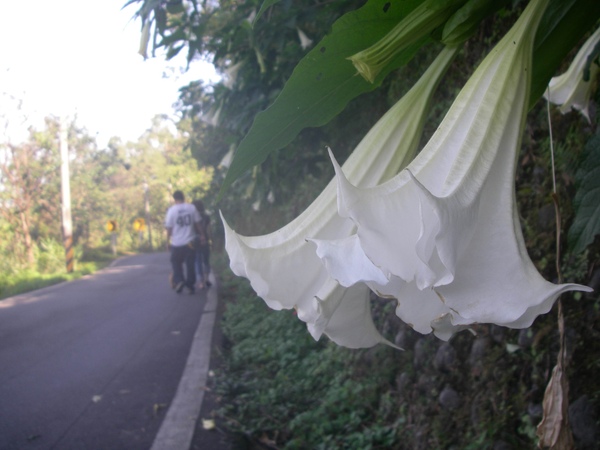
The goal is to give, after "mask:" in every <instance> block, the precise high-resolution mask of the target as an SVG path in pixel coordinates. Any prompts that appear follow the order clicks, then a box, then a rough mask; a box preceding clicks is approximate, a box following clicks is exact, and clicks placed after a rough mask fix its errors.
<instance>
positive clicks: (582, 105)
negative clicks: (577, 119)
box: [544, 28, 600, 122]
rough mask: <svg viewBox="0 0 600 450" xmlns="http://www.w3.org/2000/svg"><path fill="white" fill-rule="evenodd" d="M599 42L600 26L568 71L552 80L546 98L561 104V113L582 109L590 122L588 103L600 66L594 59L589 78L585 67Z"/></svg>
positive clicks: (580, 50)
mask: <svg viewBox="0 0 600 450" xmlns="http://www.w3.org/2000/svg"><path fill="white" fill-rule="evenodd" d="M598 42H600V28H598V29H597V30H596V32H595V33H594V34H592V35H591V36H590V37H589V39H588V40H587V41H586V42H585V44H583V46H582V47H581V48H580V49H579V51H578V52H577V55H575V59H573V62H572V63H571V65H570V66H569V68H568V69H567V71H566V72H565V73H563V74H562V75H559V76H557V77H554V78H552V79H551V80H550V83H549V84H548V90H547V91H546V93H545V94H544V97H545V98H546V100H548V101H549V102H550V103H554V104H555V105H559V106H560V112H561V113H563V114H565V113H568V112H569V111H571V108H574V109H576V110H578V111H580V112H581V114H583V115H584V116H585V118H586V119H587V120H588V122H589V121H590V114H589V111H588V105H589V102H590V96H591V94H592V91H593V89H594V86H595V84H596V78H597V76H598V72H600V67H599V66H598V64H597V63H596V62H594V61H592V62H591V64H590V73H589V78H588V79H587V80H585V79H584V69H585V66H586V64H587V60H588V57H589V56H590V54H591V53H592V52H593V50H594V48H595V47H596V45H598Z"/></svg>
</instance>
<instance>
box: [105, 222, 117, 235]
mask: <svg viewBox="0 0 600 450" xmlns="http://www.w3.org/2000/svg"><path fill="white" fill-rule="evenodd" d="M106 231H108V232H110V233H115V232H116V231H117V221H116V220H109V221H107V222H106Z"/></svg>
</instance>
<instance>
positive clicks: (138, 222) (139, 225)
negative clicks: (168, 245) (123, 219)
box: [133, 217, 146, 231]
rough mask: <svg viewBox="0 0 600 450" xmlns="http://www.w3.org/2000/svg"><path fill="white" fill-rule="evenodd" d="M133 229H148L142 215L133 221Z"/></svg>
mask: <svg viewBox="0 0 600 450" xmlns="http://www.w3.org/2000/svg"><path fill="white" fill-rule="evenodd" d="M133 229H134V230H135V231H146V221H145V220H144V219H142V218H141V217H140V218H139V219H135V220H134V221H133Z"/></svg>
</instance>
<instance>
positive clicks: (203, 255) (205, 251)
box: [195, 238, 210, 281]
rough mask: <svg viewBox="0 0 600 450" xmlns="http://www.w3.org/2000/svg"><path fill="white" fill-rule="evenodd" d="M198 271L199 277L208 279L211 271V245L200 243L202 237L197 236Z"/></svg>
mask: <svg viewBox="0 0 600 450" xmlns="http://www.w3.org/2000/svg"><path fill="white" fill-rule="evenodd" d="M195 246H196V273H197V274H198V277H199V278H200V279H201V280H203V281H206V280H207V279H208V274H209V273H210V245H208V244H204V245H201V244H200V239H198V238H196V242H195Z"/></svg>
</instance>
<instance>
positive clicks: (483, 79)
mask: <svg viewBox="0 0 600 450" xmlns="http://www.w3.org/2000/svg"><path fill="white" fill-rule="evenodd" d="M547 3H548V0H533V1H532V2H531V3H530V4H529V6H528V7H527V8H526V10H525V11H524V13H523V14H522V16H521V17H520V19H519V20H518V21H517V23H516V24H515V25H514V26H513V28H512V29H511V30H510V31H509V33H507V35H506V36H505V37H504V38H503V39H502V41H501V42H500V43H498V45H497V46H496V48H495V49H494V50H493V51H492V52H491V53H490V55H488V57H487V58H486V59H485V60H484V61H483V62H482V63H481V65H480V66H479V68H478V69H477V71H476V72H475V73H474V74H473V76H472V77H471V78H470V79H469V81H468V82H467V84H466V85H465V87H464V88H463V90H462V91H461V93H460V94H459V95H458V97H457V98H456V100H455V102H454V104H453V105H452V107H451V108H450V110H449V112H448V114H447V115H446V117H445V119H444V121H443V122H442V124H441V125H440V127H439V128H438V130H437V131H436V133H435V134H434V136H433V137H432V138H431V140H430V141H429V143H428V144H427V145H426V146H425V148H424V149H423V150H422V151H421V153H420V154H419V155H418V156H417V157H416V158H415V160H414V161H413V162H412V163H411V164H410V165H409V166H408V167H407V169H406V170H404V171H402V172H401V173H399V174H398V175H397V176H395V177H394V178H393V179H391V180H390V181H388V182H386V183H384V184H382V185H380V186H377V187H372V188H357V187H355V186H353V185H352V184H350V183H349V181H348V180H347V178H346V177H345V176H344V173H343V170H342V169H341V168H340V167H339V166H338V165H337V163H335V160H334V166H335V169H336V174H337V178H338V197H339V200H338V209H339V213H340V215H341V216H343V217H348V218H350V219H352V221H354V222H355V223H356V225H357V234H356V236H355V237H354V236H352V237H347V238H344V239H340V240H335V241H327V240H315V243H316V244H317V253H318V255H319V256H320V257H321V258H322V259H323V261H324V263H325V266H326V268H327V269H328V271H329V273H330V274H331V276H332V277H333V278H334V279H336V280H338V281H339V282H340V283H341V284H342V285H345V286H350V285H352V284H353V283H355V282H365V283H368V284H369V285H370V286H371V287H372V288H373V289H374V290H376V291H377V292H378V293H380V295H384V296H385V295H387V296H393V297H395V298H397V299H398V308H397V311H396V312H397V315H398V316H399V317H400V318H401V319H402V320H403V321H405V322H407V323H408V324H410V325H411V326H413V328H414V329H415V330H417V331H419V332H421V333H428V332H431V331H432V330H433V331H434V333H435V334H436V335H437V336H438V337H440V338H442V339H448V338H449V337H450V336H451V335H452V333H454V332H455V331H457V330H458V329H461V328H463V327H465V326H468V325H470V324H474V323H495V324H498V325H504V326H508V327H514V328H524V327H528V326H529V325H531V323H532V322H533V320H534V319H535V317H536V316H537V315H539V314H543V313H546V312H548V311H549V310H550V308H551V307H552V305H553V303H554V301H555V300H556V298H557V297H558V296H559V295H560V294H561V293H562V292H565V291H570V290H583V291H589V288H587V287H584V286H579V285H575V284H563V285H554V284H552V283H549V282H547V281H546V280H544V279H543V278H542V276H541V275H540V274H539V273H538V272H537V270H536V269H535V267H534V265H533V263H532V262H531V260H530V259H529V257H528V255H527V251H526V248H525V244H524V241H523V237H522V234H521V228H520V224H519V219H518V216H517V208H516V198H515V193H514V181H515V180H514V177H515V164H516V158H517V149H518V148H519V146H520V140H521V134H522V130H523V126H524V121H525V116H526V112H527V109H526V107H527V104H526V101H527V99H528V98H529V85H530V80H529V78H530V72H531V70H530V68H531V52H532V46H533V40H534V37H535V32H536V28H537V24H538V23H539V20H540V18H541V16H542V14H543V12H544V9H545V7H546V5H547ZM367 267H368V269H366V268H367Z"/></svg>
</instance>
